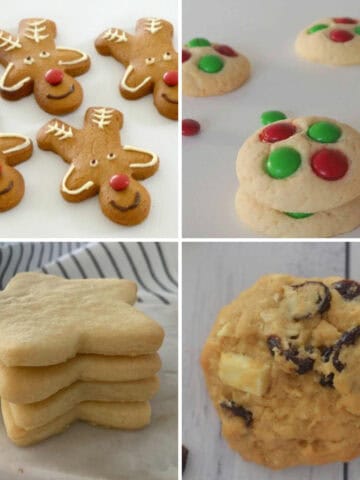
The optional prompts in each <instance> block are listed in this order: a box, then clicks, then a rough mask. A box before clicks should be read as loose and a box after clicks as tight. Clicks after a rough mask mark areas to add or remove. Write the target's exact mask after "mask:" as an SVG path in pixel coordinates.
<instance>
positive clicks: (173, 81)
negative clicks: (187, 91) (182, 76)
mask: <svg viewBox="0 0 360 480" xmlns="http://www.w3.org/2000/svg"><path fill="white" fill-rule="evenodd" d="M163 80H164V82H165V83H166V85H167V86H168V87H176V85H177V84H178V72H177V71H176V70H171V71H170V72H165V73H164V75H163Z"/></svg>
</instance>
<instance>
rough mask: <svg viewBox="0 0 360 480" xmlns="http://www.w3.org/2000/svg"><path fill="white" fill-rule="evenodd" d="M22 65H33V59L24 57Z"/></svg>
mask: <svg viewBox="0 0 360 480" xmlns="http://www.w3.org/2000/svg"><path fill="white" fill-rule="evenodd" d="M24 63H25V65H32V64H33V63H35V60H34V59H33V57H26V58H24Z"/></svg>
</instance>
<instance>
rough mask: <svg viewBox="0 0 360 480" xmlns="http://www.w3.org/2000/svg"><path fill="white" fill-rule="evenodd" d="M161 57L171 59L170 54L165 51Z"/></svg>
mask: <svg viewBox="0 0 360 480" xmlns="http://www.w3.org/2000/svg"><path fill="white" fill-rule="evenodd" d="M163 59H164V60H171V59H172V55H171V53H170V52H165V53H164V55H163Z"/></svg>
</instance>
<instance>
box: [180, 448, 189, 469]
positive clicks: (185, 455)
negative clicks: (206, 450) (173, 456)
mask: <svg viewBox="0 0 360 480" xmlns="http://www.w3.org/2000/svg"><path fill="white" fill-rule="evenodd" d="M188 455H189V449H188V448H186V447H185V445H183V446H182V473H184V472H185V468H186V464H187V459H188Z"/></svg>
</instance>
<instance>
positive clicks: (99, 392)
mask: <svg viewBox="0 0 360 480" xmlns="http://www.w3.org/2000/svg"><path fill="white" fill-rule="evenodd" d="M135 300H136V285H135V284H134V283H133V282H130V281H128V280H118V279H116V280H115V279H114V280H113V279H106V280H103V279H101V280H98V279H96V280H95V279H91V280H90V279H89V280H65V279H62V278H58V277H54V276H51V275H44V274H39V273H22V274H18V275H17V276H16V277H14V278H13V279H12V280H11V281H10V282H9V284H8V286H7V287H6V289H5V290H4V291H3V292H1V293H0V311H1V318H0V331H1V336H0V396H1V409H2V414H3V419H4V423H5V427H6V431H7V434H8V436H9V438H10V439H11V440H12V441H13V442H14V443H16V444H17V445H21V446H25V445H30V444H32V443H36V442H39V441H41V440H43V439H45V438H47V437H49V436H51V435H54V434H56V433H59V432H61V431H62V430H64V429H65V428H66V427H67V426H69V425H70V424H71V423H72V422H74V421H76V420H84V421H88V422H90V423H93V424H98V425H102V426H106V427H113V428H120V429H128V430H133V429H139V428H142V427H144V426H146V425H148V424H149V422H150V416H151V407H150V403H149V400H150V399H151V398H152V397H153V396H154V395H155V393H156V392H157V391H158V388H159V380H158V377H157V376H156V374H157V372H158V371H159V369H160V367H161V362H160V358H159V356H158V353H157V351H158V349H159V348H160V346H161V344H162V341H163V337H164V332H163V329H162V328H161V327H160V326H159V325H158V324H157V323H156V322H155V321H154V320H152V319H150V318H149V317H147V316H145V315H144V314H143V313H141V312H139V311H138V310H136V309H135V308H134V307H133V306H132V305H133V303H134V302H135Z"/></svg>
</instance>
